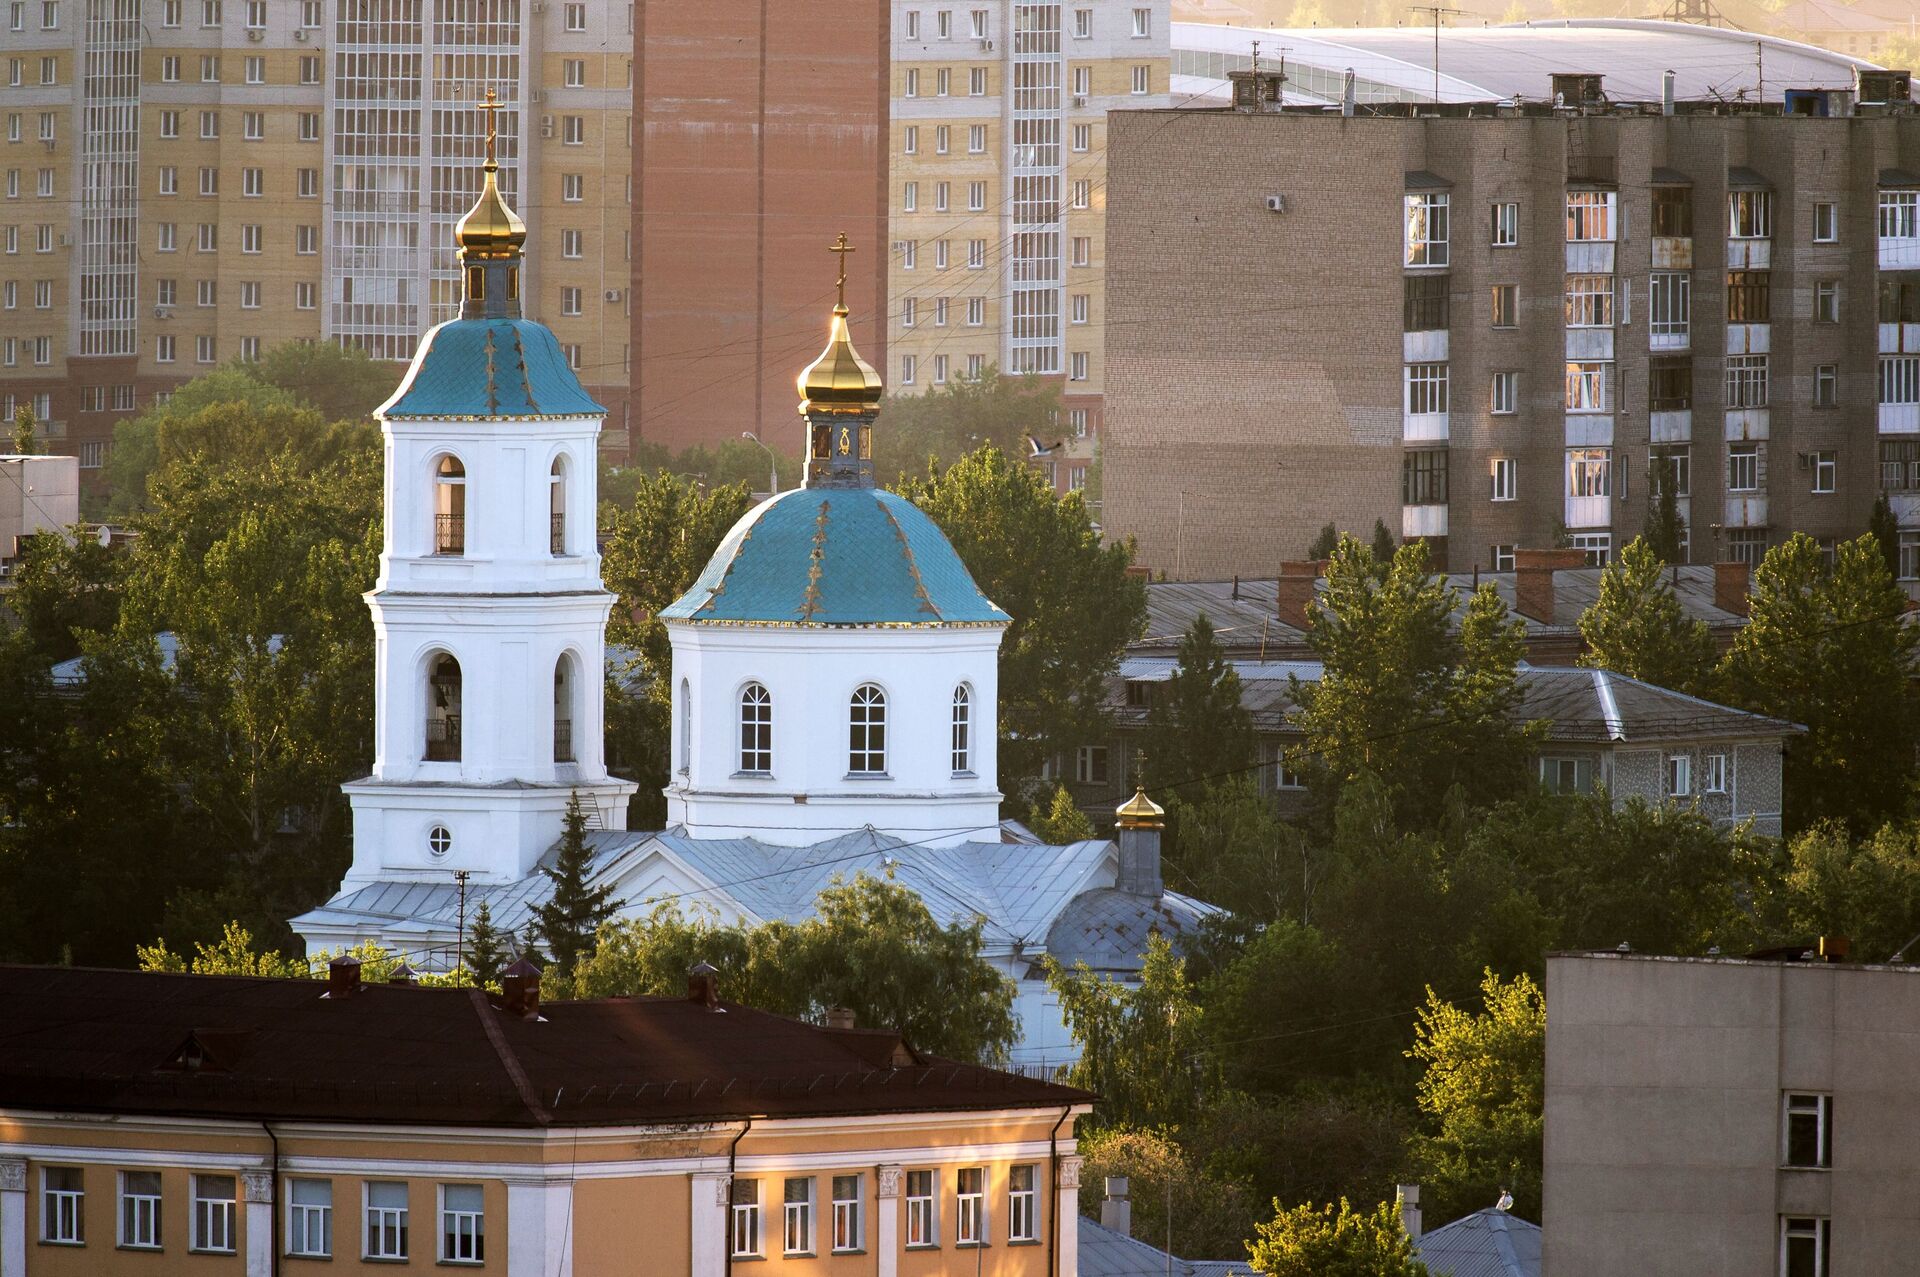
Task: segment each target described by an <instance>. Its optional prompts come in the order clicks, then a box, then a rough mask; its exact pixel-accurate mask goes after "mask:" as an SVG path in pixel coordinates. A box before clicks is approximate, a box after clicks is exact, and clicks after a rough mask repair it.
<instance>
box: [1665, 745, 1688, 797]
mask: <svg viewBox="0 0 1920 1277" xmlns="http://www.w3.org/2000/svg"><path fill="white" fill-rule="evenodd" d="M1692 793H1693V756H1692V755H1691V754H1669V755H1667V797H1669V798H1686V797H1688V796H1690V795H1691V794H1692Z"/></svg>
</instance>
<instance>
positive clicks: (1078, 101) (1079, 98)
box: [1073, 93, 1087, 106]
mask: <svg viewBox="0 0 1920 1277" xmlns="http://www.w3.org/2000/svg"><path fill="white" fill-rule="evenodd" d="M1073 104H1074V105H1075V106H1085V105H1086V104H1087V99H1086V96H1085V95H1084V94H1080V93H1076V94H1074V95H1073Z"/></svg>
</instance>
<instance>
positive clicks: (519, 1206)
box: [507, 1179, 573, 1277]
mask: <svg viewBox="0 0 1920 1277" xmlns="http://www.w3.org/2000/svg"><path fill="white" fill-rule="evenodd" d="M572 1223H573V1185H571V1184H569V1183H567V1182H566V1181H565V1180H544V1179H526V1180H513V1179H510V1180H508V1181H507V1277H573V1228H572V1227H571V1225H572Z"/></svg>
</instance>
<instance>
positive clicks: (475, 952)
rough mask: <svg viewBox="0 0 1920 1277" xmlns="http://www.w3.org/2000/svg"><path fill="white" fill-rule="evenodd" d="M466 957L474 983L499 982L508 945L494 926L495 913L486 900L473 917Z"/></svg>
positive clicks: (505, 960)
mask: <svg viewBox="0 0 1920 1277" xmlns="http://www.w3.org/2000/svg"><path fill="white" fill-rule="evenodd" d="M466 956H467V970H469V971H471V972H473V979H474V983H476V984H480V985H489V984H495V983H498V982H499V979H500V972H501V969H502V968H504V967H505V966H506V965H507V957H508V951H507V945H506V942H505V938H503V937H502V936H501V934H500V929H499V928H498V927H496V926H494V925H493V911H492V910H491V909H489V908H488V907H487V902H486V901H485V900H482V901H481V902H480V909H479V911H478V912H476V913H475V914H474V915H473V929H472V930H471V931H469V932H468V933H467V955H466Z"/></svg>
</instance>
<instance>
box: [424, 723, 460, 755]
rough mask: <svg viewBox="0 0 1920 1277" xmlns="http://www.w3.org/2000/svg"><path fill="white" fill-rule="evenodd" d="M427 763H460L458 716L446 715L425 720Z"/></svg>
mask: <svg viewBox="0 0 1920 1277" xmlns="http://www.w3.org/2000/svg"><path fill="white" fill-rule="evenodd" d="M427 761H428V762H430V763H457V762H459V761H460V716H459V715H458V714H448V715H445V716H444V717H439V718H429V719H428V720H427Z"/></svg>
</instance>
